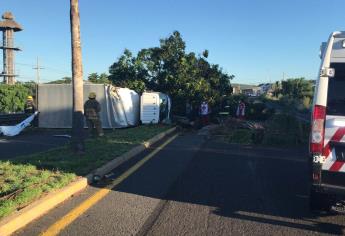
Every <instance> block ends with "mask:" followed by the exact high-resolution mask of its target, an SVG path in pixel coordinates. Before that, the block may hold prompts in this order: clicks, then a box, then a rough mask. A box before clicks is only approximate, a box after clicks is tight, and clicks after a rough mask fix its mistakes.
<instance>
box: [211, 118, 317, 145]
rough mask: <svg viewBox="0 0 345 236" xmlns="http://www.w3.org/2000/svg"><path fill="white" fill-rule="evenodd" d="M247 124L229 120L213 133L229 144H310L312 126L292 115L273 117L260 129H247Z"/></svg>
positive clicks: (262, 124)
mask: <svg viewBox="0 0 345 236" xmlns="http://www.w3.org/2000/svg"><path fill="white" fill-rule="evenodd" d="M245 123H246V121H239V120H236V119H229V120H228V121H227V122H225V125H224V126H220V127H219V128H218V129H216V130H214V131H213V133H214V134H216V135H221V136H223V138H222V139H224V140H225V141H227V142H229V143H236V144H256V145H263V146H276V147H298V146H304V145H307V143H308V139H309V128H310V127H309V126H310V125H309V124H308V123H305V122H302V121H300V120H298V119H296V118H295V117H294V116H292V115H288V114H276V115H273V116H272V117H271V118H270V119H268V120H266V121H264V122H260V125H259V126H260V127H259V128H255V127H254V128H245V127H244V126H245V125H244V124H245ZM252 123H255V122H252Z"/></svg>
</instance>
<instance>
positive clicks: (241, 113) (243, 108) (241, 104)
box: [236, 100, 246, 120]
mask: <svg viewBox="0 0 345 236" xmlns="http://www.w3.org/2000/svg"><path fill="white" fill-rule="evenodd" d="M245 113H246V104H244V102H243V101H242V100H240V102H239V103H238V106H237V111H236V116H237V117H238V118H239V119H241V120H244V116H245Z"/></svg>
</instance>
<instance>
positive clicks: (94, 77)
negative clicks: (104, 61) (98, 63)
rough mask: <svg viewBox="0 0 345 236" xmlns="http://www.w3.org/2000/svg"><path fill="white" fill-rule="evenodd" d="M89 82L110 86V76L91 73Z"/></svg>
mask: <svg viewBox="0 0 345 236" xmlns="http://www.w3.org/2000/svg"><path fill="white" fill-rule="evenodd" d="M87 80H88V81H89V82H91V83H94V84H109V83H110V81H109V80H108V75H107V74H106V73H102V74H100V75H98V73H91V74H90V75H89V76H88V79H87Z"/></svg>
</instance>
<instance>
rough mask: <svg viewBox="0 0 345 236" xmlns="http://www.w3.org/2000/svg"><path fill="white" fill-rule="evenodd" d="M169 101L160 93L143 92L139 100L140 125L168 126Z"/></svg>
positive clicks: (168, 98) (167, 97)
mask: <svg viewBox="0 0 345 236" xmlns="http://www.w3.org/2000/svg"><path fill="white" fill-rule="evenodd" d="M170 110H171V99H170V97H169V96H168V95H166V94H164V93H160V92H144V93H143V94H142V95H141V99H140V120H141V122H142V124H157V123H165V124H169V123H170V122H171V120H170V116H171V115H170Z"/></svg>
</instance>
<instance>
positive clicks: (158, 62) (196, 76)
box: [108, 31, 234, 113]
mask: <svg viewBox="0 0 345 236" xmlns="http://www.w3.org/2000/svg"><path fill="white" fill-rule="evenodd" d="M208 56H209V51H208V50H205V51H204V52H202V56H196V54H195V53H194V52H186V43H185V42H184V41H183V39H182V37H181V34H180V33H179V32H178V31H175V32H173V33H172V34H171V35H170V36H168V37H167V38H163V39H161V40H160V46H159V47H152V48H144V49H142V50H140V51H139V52H138V54H137V55H136V56H134V55H133V54H132V52H131V51H130V50H128V49H125V50H124V52H123V54H122V55H121V56H120V57H119V59H118V60H117V61H116V62H114V63H113V64H112V65H111V66H110V68H109V73H110V75H109V77H108V78H109V80H110V81H111V82H112V83H113V84H115V85H116V86H122V87H128V88H131V89H134V90H135V91H137V92H138V93H142V92H143V91H145V90H154V91H160V92H163V93H167V94H169V95H170V96H171V97H172V99H173V102H174V110H175V112H177V113H182V112H183V111H184V105H185V103H186V102H187V101H189V102H191V103H194V104H200V102H201V101H202V100H207V101H209V103H210V104H211V105H215V104H217V103H219V102H220V101H221V98H222V96H223V95H229V94H231V91H232V89H231V85H230V80H231V79H233V78H234V75H229V74H227V73H225V72H223V70H222V68H221V67H220V66H219V65H216V64H211V63H209V62H208V61H207V58H208Z"/></svg>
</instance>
